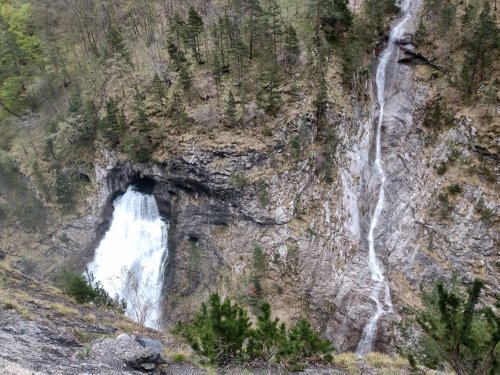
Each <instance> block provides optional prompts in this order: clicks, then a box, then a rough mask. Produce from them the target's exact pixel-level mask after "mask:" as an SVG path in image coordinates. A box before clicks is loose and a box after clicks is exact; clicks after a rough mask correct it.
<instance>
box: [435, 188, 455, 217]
mask: <svg viewBox="0 0 500 375" xmlns="http://www.w3.org/2000/svg"><path fill="white" fill-rule="evenodd" d="M437 199H438V201H439V216H440V217H441V219H447V218H448V217H449V216H450V214H451V212H452V211H453V204H451V203H450V200H449V198H448V194H446V193H439V194H438V196H437Z"/></svg>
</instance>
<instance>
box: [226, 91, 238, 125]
mask: <svg viewBox="0 0 500 375" xmlns="http://www.w3.org/2000/svg"><path fill="white" fill-rule="evenodd" d="M226 123H227V125H228V126H229V127H230V128H232V127H234V126H235V124H236V101H235V100H234V96H233V92H232V91H231V90H229V98H228V100H227V109H226Z"/></svg>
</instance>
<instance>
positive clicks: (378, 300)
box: [356, 0, 412, 357]
mask: <svg viewBox="0 0 500 375" xmlns="http://www.w3.org/2000/svg"><path fill="white" fill-rule="evenodd" d="M410 6H411V0H403V1H402V2H401V4H400V8H401V12H402V14H403V15H402V17H401V19H400V20H399V22H398V23H397V24H396V26H395V27H394V28H393V29H392V32H391V35H390V37H389V42H388V44H387V47H386V48H385V50H384V51H383V53H382V55H381V57H380V61H379V64H378V67H377V75H376V85H377V90H376V94H377V102H378V112H379V113H378V120H377V126H376V129H375V160H374V168H373V172H374V173H375V175H376V176H377V177H378V179H379V181H380V187H379V192H378V197H377V204H376V206H375V210H374V212H373V214H372V216H371V219H370V230H369V232H368V266H369V268H370V272H371V276H372V281H373V286H372V292H371V294H370V298H371V299H372V300H373V301H374V302H375V311H374V313H373V314H372V315H371V317H370V319H369V321H368V323H367V324H366V326H365V328H364V329H363V334H362V336H361V339H360V341H359V344H358V348H357V350H356V354H357V355H358V357H363V356H365V355H366V354H368V353H369V352H370V351H371V349H372V345H373V339H374V338H375V334H376V332H377V323H378V321H379V319H380V317H381V316H382V315H384V314H387V313H391V312H392V311H393V307H392V300H391V293H390V289H389V284H388V283H387V281H385V279H384V273H383V271H382V269H381V267H380V264H379V262H378V260H377V255H376V253H375V235H374V234H375V230H376V229H377V226H378V223H379V220H380V215H381V214H382V210H383V209H384V197H385V179H386V177H385V173H384V169H383V166H382V152H381V145H380V133H381V128H382V123H383V121H384V114H385V112H384V111H385V100H386V78H385V75H386V72H387V67H388V65H389V63H393V64H394V63H395V62H394V60H392V59H391V58H392V57H393V55H394V52H395V51H396V48H397V45H396V42H397V41H398V39H401V37H402V36H403V33H404V32H405V27H406V26H407V23H408V21H409V20H410V19H411V17H412V13H411V12H410V10H411V9H410Z"/></svg>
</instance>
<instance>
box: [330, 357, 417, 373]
mask: <svg viewBox="0 0 500 375" xmlns="http://www.w3.org/2000/svg"><path fill="white" fill-rule="evenodd" d="M333 362H334V363H335V364H336V365H337V366H339V367H340V368H342V369H343V370H344V371H346V373H347V374H349V375H351V374H352V375H355V374H360V373H362V372H363V371H364V370H363V369H364V368H365V367H366V365H368V367H370V368H372V369H373V370H375V373H376V374H380V375H400V374H407V373H410V367H409V364H408V361H407V360H406V359H405V358H403V357H400V356H389V355H387V354H382V353H377V352H372V353H370V354H368V355H367V356H366V357H365V358H363V359H358V357H357V356H356V354H354V353H350V352H346V353H340V354H337V355H336V356H334V359H333Z"/></svg>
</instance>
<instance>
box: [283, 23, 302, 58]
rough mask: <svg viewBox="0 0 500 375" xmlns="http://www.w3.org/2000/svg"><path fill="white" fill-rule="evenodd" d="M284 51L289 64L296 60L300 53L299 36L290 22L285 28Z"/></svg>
mask: <svg viewBox="0 0 500 375" xmlns="http://www.w3.org/2000/svg"><path fill="white" fill-rule="evenodd" d="M284 47H285V51H286V52H287V56H286V61H287V62H288V63H289V64H293V63H295V62H296V61H297V58H298V56H299V53H300V45H299V38H298V37H297V31H295V28H294V27H293V26H292V25H291V24H290V25H288V26H287V27H286V29H285V46H284Z"/></svg>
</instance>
